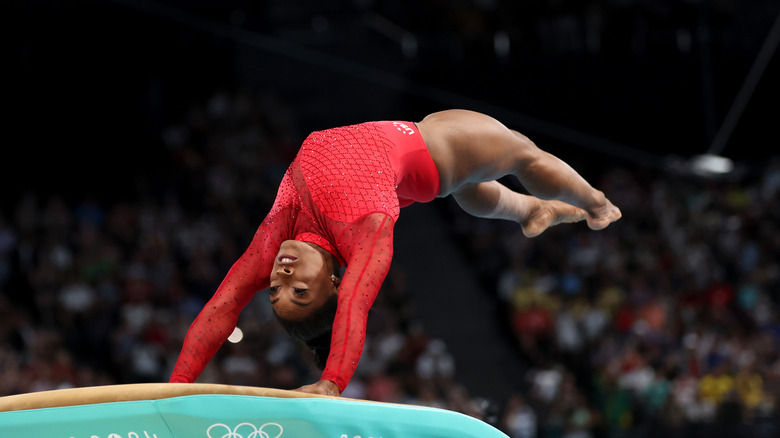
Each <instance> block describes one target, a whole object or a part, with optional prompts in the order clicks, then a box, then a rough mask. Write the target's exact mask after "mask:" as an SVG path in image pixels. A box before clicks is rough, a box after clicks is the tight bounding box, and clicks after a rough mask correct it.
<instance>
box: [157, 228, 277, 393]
mask: <svg viewBox="0 0 780 438" xmlns="http://www.w3.org/2000/svg"><path fill="white" fill-rule="evenodd" d="M274 234H275V233H272V232H271V230H270V229H269V227H267V226H266V225H265V222H264V223H263V224H261V225H260V227H259V228H258V229H257V231H256V232H255V236H254V238H253V239H252V242H251V243H250V244H249V247H248V248H247V250H246V251H245V252H244V254H243V255H242V256H241V257H240V258H239V259H238V260H237V261H236V262H235V263H234V264H233V266H232V267H231V268H230V271H228V273H227V275H226V276H225V278H224V279H223V280H222V283H221V284H220V285H219V287H218V288H217V291H216V292H215V293H214V296H213V297H212V298H211V299H210V300H209V302H208V303H206V305H205V306H204V307H203V309H202V310H201V311H200V313H199V314H198V316H197V318H195V321H194V322H193V323H192V325H191V326H190V328H189V330H188V331H187V336H186V337H185V339H184V345H183V346H182V349H181V353H179V358H178V360H177V361H176V365H175V366H174V369H173V373H172V374H171V377H170V380H169V381H170V382H180V383H192V382H194V381H195V379H197V378H198V376H199V375H200V373H201V372H202V371H203V369H204V368H205V367H206V364H207V363H208V362H209V361H210V360H211V358H212V357H214V354H216V352H217V350H219V348H220V347H221V346H222V344H223V343H224V342H225V340H227V338H228V336H230V334H231V333H232V332H233V330H234V329H235V327H236V323H237V322H238V316H239V314H240V313H241V310H242V309H243V308H244V307H245V306H246V305H247V304H248V303H249V301H250V300H251V299H252V297H253V296H254V294H255V293H256V292H257V291H260V290H263V289H265V288H267V287H268V285H269V279H268V277H269V275H270V274H269V273H270V272H271V267H272V266H273V258H274V256H275V254H276V253H275V252H274V251H273V249H272V247H273V243H274V242H273V241H276V240H279V239H276V238H274ZM277 248H278V245H277Z"/></svg>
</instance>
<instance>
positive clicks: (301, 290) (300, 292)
mask: <svg viewBox="0 0 780 438" xmlns="http://www.w3.org/2000/svg"><path fill="white" fill-rule="evenodd" d="M308 290H309V289H298V288H295V289H293V293H294V294H295V295H303V294H305V293H306V292H307V291H308Z"/></svg>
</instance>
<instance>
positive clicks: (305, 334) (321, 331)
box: [274, 294, 338, 370]
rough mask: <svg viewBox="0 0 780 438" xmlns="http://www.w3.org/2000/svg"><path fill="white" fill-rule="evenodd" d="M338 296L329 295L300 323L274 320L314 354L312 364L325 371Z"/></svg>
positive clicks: (280, 318) (279, 317)
mask: <svg viewBox="0 0 780 438" xmlns="http://www.w3.org/2000/svg"><path fill="white" fill-rule="evenodd" d="M337 308H338V295H335V294H334V295H331V296H330V297H329V298H328V301H326V302H325V304H323V305H322V306H321V307H320V308H319V309H317V310H315V311H314V312H313V313H312V314H311V315H310V316H309V317H308V318H306V319H304V320H302V321H290V320H288V319H284V318H282V317H281V316H279V315H278V314H277V313H276V312H274V315H276V319H278V320H279V323H280V324H281V325H282V327H284V329H285V330H287V333H288V334H289V335H290V336H292V337H293V338H294V339H297V340H299V341H301V342H303V343H304V344H306V346H307V347H309V349H310V350H311V351H312V353H314V363H315V364H316V365H317V368H319V369H321V370H322V369H325V363H326V362H327V361H328V355H329V354H330V337H331V334H332V333H333V320H334V319H335V318H336V310H337Z"/></svg>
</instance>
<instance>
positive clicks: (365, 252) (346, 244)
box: [299, 213, 394, 395]
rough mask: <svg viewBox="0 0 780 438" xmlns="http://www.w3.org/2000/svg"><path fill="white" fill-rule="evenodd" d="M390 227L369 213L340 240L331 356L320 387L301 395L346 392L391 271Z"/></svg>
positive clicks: (386, 220)
mask: <svg viewBox="0 0 780 438" xmlns="http://www.w3.org/2000/svg"><path fill="white" fill-rule="evenodd" d="M393 226H394V221H393V219H392V218H391V217H390V216H389V215H387V214H384V213H372V214H369V215H366V216H363V217H362V218H361V219H359V220H358V221H356V222H354V223H353V224H351V225H350V226H349V227H348V228H347V229H346V230H345V232H344V233H343V234H342V237H341V238H340V239H339V241H338V245H339V251H340V252H341V254H342V255H344V258H345V259H346V260H347V270H346V272H345V273H344V277H343V278H342V280H341V285H340V286H339V297H338V310H337V311H336V317H335V319H334V321H333V333H332V335H331V343H330V354H329V355H328V360H327V363H326V364H325V369H324V370H323V373H322V377H321V378H320V381H319V382H317V383H315V384H313V385H307V386H304V387H302V388H299V391H304V392H313V393H318V394H325V395H340V394H341V392H343V391H344V388H346V387H347V384H348V383H349V381H350V379H351V378H352V375H353V374H354V372H355V368H356V367H357V364H358V362H359V361H360V356H361V354H362V352H363V344H364V343H365V340H366V323H367V321H368V311H369V310H370V309H371V306H372V305H373V304H374V300H375V299H376V296H377V294H378V293H379V289H380V288H381V286H382V282H383V281H384V279H385V277H386V276H387V272H388V271H389V270H390V262H391V261H392V258H393ZM334 385H335V388H334ZM336 390H337V391H336Z"/></svg>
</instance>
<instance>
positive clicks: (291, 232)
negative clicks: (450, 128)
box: [170, 121, 440, 391]
mask: <svg viewBox="0 0 780 438" xmlns="http://www.w3.org/2000/svg"><path fill="white" fill-rule="evenodd" d="M439 191H440V182H439V173H438V170H437V169H436V166H435V164H434V163H433V159H432V158H431V156H430V154H429V153H428V149H427V148H426V146H425V143H424V142H423V139H422V136H421V135H420V133H419V131H418V130H417V127H416V126H415V125H414V124H413V123H411V122H390V121H388V122H369V123H363V124H359V125H352V126H345V127H341V128H333V129H328V130H325V131H318V132H314V133H312V134H311V135H309V136H308V137H307V138H306V140H305V141H304V142H303V145H302V146H301V149H300V150H299V152H298V155H297V156H296V158H295V160H294V161H293V162H292V164H291V165H290V167H289V168H288V169H287V172H286V173H285V175H284V178H283V179H282V182H281V184H280V186H279V191H278V192H277V196H276V200H275V201H274V204H273V207H272V208H271V211H270V213H269V214H268V216H266V218H265V220H263V222H262V224H260V226H259V227H258V229H257V232H256V233H255V236H254V238H253V239H252V242H251V243H250V244H249V247H248V248H247V250H246V251H245V252H244V254H243V255H242V256H241V257H240V258H239V259H238V260H237V261H236V262H235V263H234V264H233V267H232V268H231V269H230V271H229V272H228V273H227V275H226V276H225V279H224V280H223V281H222V283H221V284H220V285H219V287H218V288H217V291H216V292H215V293H214V296H213V297H212V298H211V300H209V302H208V303H207V304H206V306H204V308H203V310H202V311H201V312H200V314H199V315H198V317H197V318H196V319H195V321H194V322H193V323H192V326H191V327H190V329H189V331H188V332H187V336H186V338H185V340H184V345H183V347H182V351H181V353H180V355H179V358H178V361H177V362H176V366H175V368H174V370H173V374H172V375H171V378H170V381H171V382H193V381H195V379H196V378H197V377H198V375H199V374H200V373H201V372H202V371H203V368H204V367H205V366H206V363H208V361H209V360H211V358H212V357H213V356H214V354H215V353H216V352H217V350H218V349H219V347H220V346H221V345H222V344H223V343H224V342H225V340H226V339H227V337H228V336H229V335H230V334H231V332H232V331H233V329H234V327H235V326H236V322H237V321H238V316H239V313H240V312H241V310H242V309H243V308H244V306H246V305H247V304H248V303H249V301H250V300H251V299H252V297H253V296H254V294H255V293H257V292H258V291H261V290H263V289H265V288H267V287H268V286H269V275H270V272H271V268H272V266H273V262H274V258H275V257H276V255H277V253H278V251H279V246H280V245H281V243H282V242H283V241H285V240H290V239H295V240H301V241H306V242H311V243H314V244H316V245H318V246H320V247H322V248H324V249H326V250H327V251H329V252H331V253H332V254H333V255H334V256H336V258H337V259H338V260H339V263H340V264H342V265H346V266H347V269H346V271H345V273H344V277H343V278H342V281H341V285H340V286H339V296H338V310H337V312H336V318H335V321H334V323H333V334H332V340H331V350H330V356H329V357H328V361H327V364H326V366H325V370H324V371H323V374H322V380H330V381H333V382H334V383H336V385H337V386H338V387H339V390H341V391H343V390H344V388H345V387H346V386H347V383H349V380H350V379H351V378H352V374H353V373H354V371H355V367H356V366H357V363H358V360H359V359H360V355H361V353H362V351H363V343H364V341H365V331H366V320H367V318H368V311H369V309H370V308H371V306H372V304H373V303H374V300H375V298H376V295H377V293H378V292H379V288H380V286H381V284H382V281H384V278H385V276H386V275H387V272H388V269H389V268H390V261H391V259H392V256H393V226H394V224H395V221H396V220H397V219H398V214H399V209H400V207H403V206H406V205H409V204H411V203H413V202H429V201H431V200H433V199H434V198H435V197H436V196H437V195H438V194H439Z"/></svg>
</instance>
